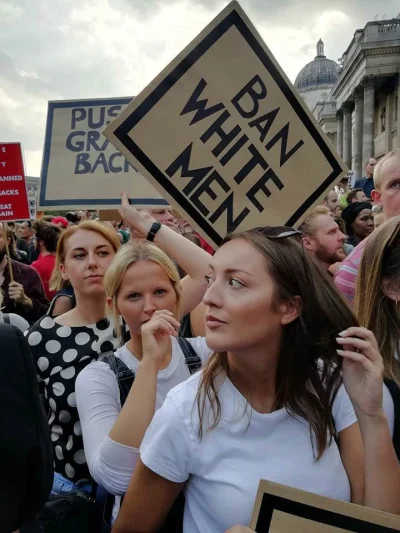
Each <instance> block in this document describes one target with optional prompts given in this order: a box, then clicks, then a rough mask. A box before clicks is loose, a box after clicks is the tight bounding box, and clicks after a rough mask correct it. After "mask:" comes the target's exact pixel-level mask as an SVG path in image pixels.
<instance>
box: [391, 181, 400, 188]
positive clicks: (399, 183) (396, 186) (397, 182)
mask: <svg viewBox="0 0 400 533" xmlns="http://www.w3.org/2000/svg"><path fill="white" fill-rule="evenodd" d="M399 187H400V181H395V182H394V183H392V185H391V186H390V188H391V189H398V188H399Z"/></svg>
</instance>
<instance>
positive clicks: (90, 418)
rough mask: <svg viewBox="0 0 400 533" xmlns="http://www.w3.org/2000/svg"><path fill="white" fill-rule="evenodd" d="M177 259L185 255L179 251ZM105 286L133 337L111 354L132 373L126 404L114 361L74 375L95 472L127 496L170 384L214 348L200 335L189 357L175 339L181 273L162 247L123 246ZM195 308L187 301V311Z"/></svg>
mask: <svg viewBox="0 0 400 533" xmlns="http://www.w3.org/2000/svg"><path fill="white" fill-rule="evenodd" d="M152 224H153V223H152ZM160 229H161V228H158V230H160ZM170 231H171V230H169V229H168V228H163V229H162V230H161V232H160V233H165V234H166V235H167V236H168V234H169V233H168V232H170ZM173 237H174V238H175V239H178V243H179V241H180V239H181V241H180V242H181V243H183V250H184V251H185V252H186V253H187V252H188V251H190V248H189V250H188V248H187V247H186V246H187V245H186V243H188V245H189V246H191V245H192V243H189V241H187V239H185V238H184V237H180V238H179V236H177V235H175V236H173ZM189 256H190V254H189ZM191 257H192V258H193V259H192V260H193V261H195V262H196V265H191V261H190V259H188V258H186V261H185V264H186V270H187V272H188V273H189V275H190V274H191V273H194V272H195V271H196V269H198V268H199V256H198V255H197V256H196V255H192V256H191ZM204 257H206V258H207V262H206V266H205V269H206V268H208V263H209V255H208V254H207V253H206V252H204ZM175 259H176V260H177V261H179V260H180V259H181V258H180V257H179V252H178V253H177V254H176V255H175ZM200 259H201V256H200ZM182 262H183V260H182ZM200 262H201V261H200ZM205 271H206V270H205ZM203 278H204V274H203ZM104 287H105V290H106V293H107V297H108V298H107V302H108V304H109V306H110V309H111V310H112V313H113V316H114V322H115V324H116V328H117V330H118V329H120V317H122V318H123V319H124V321H125V323H126V325H127V326H128V328H129V331H130V335H131V338H130V340H129V341H128V342H127V343H126V344H125V345H124V346H122V347H121V348H119V349H118V350H117V351H116V352H115V353H114V355H115V357H116V358H117V359H118V364H119V365H121V362H122V363H123V364H124V365H125V366H124V370H123V371H124V372H125V375H126V372H128V371H132V372H133V373H134V375H135V379H134V381H133V384H132V386H131V388H130V391H129V393H128V395H127V398H126V401H125V403H124V405H123V407H122V408H121V399H120V390H119V385H118V381H117V377H116V374H115V373H114V372H113V370H112V368H111V366H110V364H108V363H107V362H104V361H96V362H93V363H92V364H90V365H88V366H87V367H86V368H85V369H84V370H83V371H82V372H81V373H80V374H79V376H78V378H77V381H76V401H77V407H78V412H79V418H80V423H81V428H82V435H83V442H84V449H85V456H86V460H87V463H88V466H89V470H90V473H91V475H92V477H93V478H94V479H95V481H96V482H97V483H98V484H99V485H101V486H102V487H104V488H105V489H106V490H107V491H108V492H110V493H111V494H114V495H116V496H122V495H124V494H125V492H126V490H127V488H128V485H129V482H130V479H131V477H132V473H133V471H134V468H135V464H136V460H137V459H138V457H139V448H140V445H141V443H142V439H143V436H144V433H145V431H146V429H147V427H148V426H149V424H150V422H151V420H152V418H153V415H154V412H155V410H157V409H159V408H160V407H161V405H162V403H163V401H164V399H165V397H166V395H167V393H168V392H169V391H170V390H171V389H172V388H173V387H175V386H176V385H179V384H180V383H182V382H183V381H185V380H186V379H187V378H188V377H190V374H191V373H192V372H193V371H195V370H197V369H199V368H200V367H201V366H202V364H203V363H204V362H205V361H206V360H207V359H208V357H209V355H210V353H211V351H210V350H209V349H208V348H207V346H206V343H205V340H204V339H203V338H197V339H196V338H195V339H188V342H189V343H190V345H191V346H192V348H193V349H194V352H193V356H192V357H193V358H195V355H196V359H197V361H193V360H192V359H190V360H189V359H188V360H187V359H186V358H185V355H184V353H183V352H182V349H181V347H180V344H179V343H178V340H177V332H178V330H179V326H180V323H179V320H180V317H181V313H182V311H183V310H184V309H183V302H182V300H181V292H182V291H181V281H180V276H179V273H178V270H177V268H176V267H175V265H174V263H173V262H172V260H171V259H170V258H169V257H168V256H167V255H166V254H165V253H164V252H163V250H161V248H159V247H158V246H156V245H154V244H151V243H148V242H145V241H142V242H141V241H139V242H137V243H136V244H131V243H129V244H126V245H124V246H123V247H122V248H121V249H120V250H119V251H118V253H117V254H116V256H115V258H114V259H113V261H112V263H111V265H110V266H109V268H108V270H107V273H106V275H105V278H104ZM204 291H205V285H203V292H204ZM192 300H193V299H192ZM197 303H198V302H197V301H195V303H194V305H197ZM190 311H191V309H190V308H188V307H187V306H186V309H185V312H186V313H187V312H190ZM119 333H120V332H119ZM194 363H196V364H194ZM118 509H119V498H118V499H117V500H116V504H115V505H114V509H113V512H112V515H113V519H114V520H115V517H116V516H117V514H118Z"/></svg>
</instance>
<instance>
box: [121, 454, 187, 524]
mask: <svg viewBox="0 0 400 533" xmlns="http://www.w3.org/2000/svg"><path fill="white" fill-rule="evenodd" d="M183 485H184V484H183V483H174V482H172V481H168V480H167V479H165V478H163V477H161V476H159V475H158V474H155V473H154V472H152V471H151V470H150V469H149V468H147V466H145V465H144V464H143V463H142V461H141V460H140V459H139V461H138V464H137V465H136V469H135V472H134V474H133V477H132V481H131V483H130V485H129V489H128V492H127V493H126V496H125V498H124V502H123V504H122V507H121V510H120V512H119V514H118V518H117V520H116V522H115V524H114V527H113V530H112V531H113V533H156V532H157V531H158V530H159V529H160V527H161V526H162V524H163V523H164V522H165V519H166V517H167V515H168V512H169V511H170V509H171V507H172V505H173V503H174V501H175V499H176V498H177V496H178V494H179V493H180V491H181V490H182V488H183ZM171 533H173V532H171Z"/></svg>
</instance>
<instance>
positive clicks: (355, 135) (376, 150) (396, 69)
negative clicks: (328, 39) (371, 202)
mask: <svg viewBox="0 0 400 533" xmlns="http://www.w3.org/2000/svg"><path fill="white" fill-rule="evenodd" d="M399 74H400V15H399V16H398V17H397V18H395V19H391V20H385V21H374V22H369V23H368V24H367V25H366V26H365V28H364V29H362V30H357V31H356V32H355V34H354V37H353V39H352V41H351V42H350V44H349V46H348V48H347V50H346V51H345V52H344V54H343V57H342V59H341V70H340V73H339V76H338V79H337V81H336V83H335V84H334V86H333V88H332V90H331V92H330V94H329V96H328V97H327V98H326V99H325V100H320V101H319V102H317V104H316V105H315V106H314V107H313V108H311V110H312V111H313V113H314V116H315V117H316V119H317V120H318V122H319V124H320V126H321V127H322V129H323V130H324V131H325V133H326V134H327V135H328V137H329V138H330V139H331V141H332V142H333V144H334V145H335V146H336V148H337V151H338V153H339V154H340V155H341V156H342V157H343V160H344V162H345V164H346V165H347V167H348V168H349V169H352V170H354V174H355V178H358V177H360V176H362V175H363V171H364V165H365V162H366V161H367V160H368V158H370V157H375V158H376V159H379V158H380V157H382V156H383V155H384V154H386V153H387V152H389V151H390V150H393V149H395V148H400V79H399V78H400V76H399Z"/></svg>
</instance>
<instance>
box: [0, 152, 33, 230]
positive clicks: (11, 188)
mask: <svg viewBox="0 0 400 533" xmlns="http://www.w3.org/2000/svg"><path fill="white" fill-rule="evenodd" d="M29 218H30V213H29V205H28V195H27V192H26V183H25V171H24V160H23V157H22V149H21V144H20V143H0V222H7V221H11V220H23V219H29Z"/></svg>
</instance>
